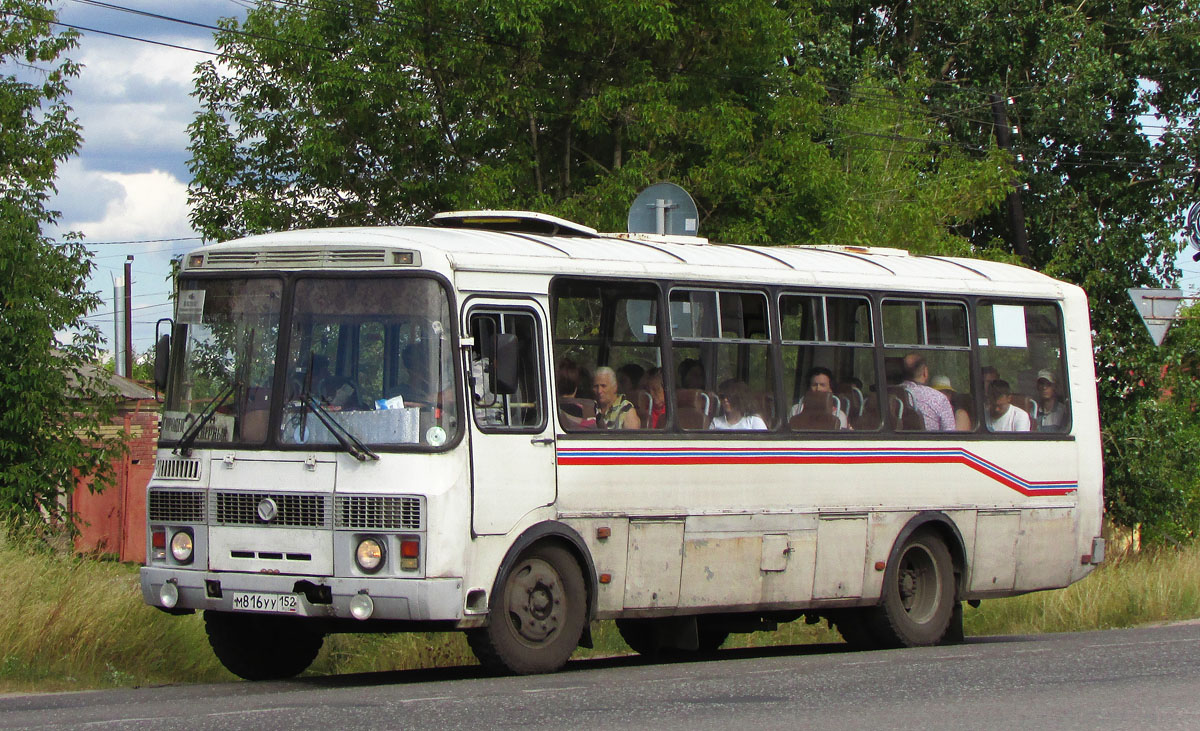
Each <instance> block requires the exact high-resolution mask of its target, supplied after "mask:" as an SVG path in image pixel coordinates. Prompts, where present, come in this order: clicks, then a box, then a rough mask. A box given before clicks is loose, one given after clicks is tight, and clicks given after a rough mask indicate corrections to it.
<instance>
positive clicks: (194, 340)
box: [162, 278, 283, 444]
mask: <svg viewBox="0 0 1200 731" xmlns="http://www.w3.org/2000/svg"><path fill="white" fill-rule="evenodd" d="M282 295H283V282H282V281H281V280H279V279H274V278H256V279H202V280H182V281H180V283H179V304H178V309H177V322H178V324H179V325H180V328H179V331H178V333H179V334H178V335H177V340H176V342H177V343H178V345H177V346H176V347H177V348H179V347H181V348H182V350H181V355H182V357H179V358H177V359H176V362H175V365H174V368H173V369H172V373H171V382H170V384H169V385H168V388H167V403H166V408H165V409H164V413H163V426H162V438H163V441H168V442H169V441H177V440H180V439H182V438H183V437H184V435H185V434H188V436H189V441H195V442H198V443H209V444H211V443H230V442H242V443H252V444H262V443H263V442H265V441H266V438H267V415H268V413H269V410H270V405H271V379H272V377H273V375H274V371H275V361H276V352H275V349H276V347H277V346H276V343H278V341H279V316H280V303H281V302H282ZM209 409H213V410H215V413H213V414H212V415H211V417H209V418H208V419H207V420H204V423H203V424H202V426H200V428H199V431H196V429H197V426H198V425H199V424H200V421H201V419H202V415H203V414H204V413H205V411H206V410H209ZM189 432H195V433H194V434H190V433H189Z"/></svg>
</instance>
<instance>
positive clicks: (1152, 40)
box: [817, 0, 1200, 530]
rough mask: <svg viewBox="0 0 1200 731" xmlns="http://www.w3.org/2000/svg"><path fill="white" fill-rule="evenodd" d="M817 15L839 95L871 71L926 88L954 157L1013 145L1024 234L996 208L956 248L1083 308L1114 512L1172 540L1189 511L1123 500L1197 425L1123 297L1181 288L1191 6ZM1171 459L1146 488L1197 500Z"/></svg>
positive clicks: (1189, 176) (1194, 27)
mask: <svg viewBox="0 0 1200 731" xmlns="http://www.w3.org/2000/svg"><path fill="white" fill-rule="evenodd" d="M817 14H818V16H819V17H821V18H822V23H823V29H824V31H825V35H824V37H826V38H829V39H830V43H828V44H827V45H826V46H824V47H822V49H821V53H822V54H823V62H824V63H825V64H826V67H827V68H829V69H830V73H831V76H832V78H833V79H834V80H835V83H839V84H848V83H851V82H853V81H854V80H856V79H858V78H859V77H860V76H861V75H862V74H863V73H865V71H864V70H871V69H874V71H873V73H876V74H878V75H880V76H881V77H884V78H888V77H890V78H906V77H908V76H910V75H913V74H914V73H918V72H919V73H918V75H921V76H924V78H925V81H926V88H925V94H926V96H925V99H924V105H925V106H926V108H927V109H929V110H930V112H931V113H932V114H935V115H937V116H938V118H939V119H943V120H945V122H946V125H947V128H948V129H949V131H950V140H951V141H952V142H954V143H955V144H957V145H959V146H960V148H961V149H964V150H970V149H980V150H982V149H987V148H989V147H991V146H992V145H994V139H995V135H996V131H997V127H998V126H1000V127H1003V126H1009V125H1011V126H1013V127H1015V128H1016V129H1017V130H1018V133H1017V134H1015V135H1013V137H1012V153H1011V154H1012V155H1013V157H1012V164H1013V165H1014V167H1015V171H1016V175H1015V177H1014V181H1013V182H1014V183H1015V184H1016V185H1017V186H1019V187H1018V188H1017V189H1016V194H1015V197H1017V198H1019V201H1020V204H1021V206H1022V209H1023V213H1024V223H1023V226H1019V227H1014V221H1013V219H1012V218H1011V217H1010V216H1009V215H1008V213H1009V210H1010V209H1009V207H1008V206H1007V205H1002V206H998V207H997V208H996V209H995V210H994V211H993V212H992V213H991V214H989V215H986V216H980V217H977V218H974V219H971V220H968V221H965V222H963V223H961V224H959V225H957V226H956V229H955V230H956V231H957V232H958V233H960V234H961V235H963V236H964V237H966V238H967V239H969V240H970V241H971V242H972V244H973V245H974V246H975V247H978V248H981V249H989V248H993V247H995V246H996V245H997V244H998V243H1000V242H1003V243H1002V246H1003V248H1005V249H1007V251H1008V252H1009V253H1010V254H1011V255H1012V256H1014V257H1019V258H1020V259H1022V260H1024V261H1025V262H1026V263H1027V264H1028V265H1030V266H1032V267H1034V268H1036V269H1039V270H1042V271H1045V272H1046V273H1048V274H1050V275H1052V276H1056V277H1059V278H1062V279H1066V280H1068V281H1072V282H1075V283H1076V284H1079V285H1081V286H1082V287H1083V288H1084V289H1086V290H1087V292H1088V295H1089V299H1090V304H1091V309H1092V323H1093V329H1094V332H1095V337H1094V340H1095V347H1096V366H1097V373H1098V388H1099V395H1100V399H1101V420H1102V425H1103V427H1104V429H1105V433H1106V437H1112V439H1109V441H1107V442H1106V446H1107V447H1109V448H1108V449H1107V450H1106V460H1105V468H1106V473H1107V475H1108V480H1107V486H1108V491H1107V494H1108V497H1109V509H1110V511H1111V513H1112V515H1113V516H1114V517H1115V518H1117V519H1118V520H1122V521H1133V522H1147V521H1150V520H1151V517H1152V516H1154V517H1153V520H1154V521H1157V522H1160V523H1161V524H1162V525H1166V524H1168V523H1171V521H1172V520H1174V517H1173V516H1175V513H1174V512H1173V511H1175V510H1176V508H1179V507H1180V506H1181V505H1182V503H1180V502H1178V501H1174V500H1166V499H1162V500H1160V499H1157V498H1152V499H1150V498H1149V496H1150V495H1151V493H1152V492H1154V490H1151V489H1148V490H1147V491H1145V492H1144V494H1143V495H1142V497H1143V498H1147V499H1142V498H1136V499H1135V497H1134V494H1133V493H1135V492H1137V493H1142V491H1141V490H1140V488H1138V487H1137V482H1138V480H1139V479H1140V478H1139V475H1140V474H1141V473H1142V472H1143V471H1144V468H1146V467H1147V466H1148V465H1152V464H1154V463H1155V460H1156V459H1158V458H1159V457H1160V456H1161V452H1160V450H1159V448H1158V446H1157V445H1156V440H1155V439H1154V438H1153V437H1154V435H1156V434H1168V433H1169V435H1170V438H1172V439H1175V438H1177V437H1180V435H1183V434H1187V433H1191V431H1189V430H1191V429H1192V428H1193V427H1194V425H1195V416H1194V412H1192V411H1188V410H1186V409H1185V410H1177V409H1175V408H1174V406H1172V405H1164V404H1161V403H1160V402H1159V397H1160V394H1159V390H1158V385H1159V379H1158V377H1157V370H1158V366H1159V365H1160V364H1161V363H1162V362H1163V354H1161V353H1158V352H1156V350H1155V349H1154V347H1153V345H1152V344H1151V343H1150V341H1149V339H1148V338H1147V337H1146V335H1145V333H1144V331H1143V329H1142V327H1141V325H1140V322H1139V320H1138V317H1137V315H1136V313H1135V311H1134V309H1133V307H1132V306H1131V304H1130V302H1129V299H1128V297H1127V296H1126V294H1125V289H1126V288H1127V287H1143V286H1157V285H1158V284H1159V283H1160V282H1164V281H1171V280H1172V279H1173V278H1174V276H1175V275H1176V272H1175V271H1174V268H1173V263H1174V257H1175V254H1176V252H1177V251H1178V249H1179V244H1178V239H1177V237H1176V235H1177V232H1178V231H1179V230H1180V229H1181V228H1182V223H1183V214H1184V210H1185V209H1186V206H1187V203H1189V202H1190V201H1188V200H1187V198H1188V196H1189V193H1190V194H1191V195H1193V196H1194V194H1195V190H1196V189H1195V187H1194V186H1195V185H1196V171H1197V170H1198V169H1200V137H1197V135H1196V133H1195V131H1196V128H1195V124H1196V119H1197V116H1198V114H1200V95H1198V94H1197V93H1196V89H1197V88H1200V16H1198V15H1197V13H1196V9H1195V4H1194V3H1191V2H1187V1H1186V0H1168V1H1167V2H1153V3H1149V4H1147V3H1142V2H1130V1H1128V0H1108V1H1106V2H1099V3H1083V4H1080V3H1077V2H1050V3H1046V2H1041V1H1040V0H1038V1H1036V2H1035V1H1034V0H1017V2H1003V3H1001V2H998V1H997V0H935V2H932V3H921V4H915V3H909V2H885V3H866V2H860V3H853V4H846V3H829V5H828V8H827V9H825V10H821V11H818V13H817ZM993 95H995V97H994V98H993ZM995 100H1000V104H998V105H997V104H995V103H994V101H995ZM1009 100H1011V102H1010V101H1009ZM998 119H999V120H1000V122H1001V124H1000V125H997V120H998ZM980 154H982V153H980ZM1019 230H1024V231H1025V232H1026V234H1027V237H1028V240H1027V243H1026V244H1024V245H1022V243H1021V242H1020V239H1019V237H1018V236H1017V235H1016V234H1017V232H1018V231H1019ZM1164 430H1167V431H1164ZM1118 432H1119V433H1120V435H1133V434H1135V433H1141V434H1144V435H1145V436H1146V437H1149V438H1147V439H1145V440H1140V438H1138V439H1125V438H1124V436H1118ZM1180 438H1182V437H1180ZM1118 445H1119V446H1120V448H1119V449H1118V448H1116V447H1117V446H1118ZM1139 450H1142V451H1139ZM1172 459H1174V460H1176V461H1177V462H1178V464H1176V465H1174V466H1173V467H1171V468H1170V469H1167V470H1166V471H1165V472H1164V470H1163V469H1156V470H1154V471H1153V473H1154V475H1156V476H1154V477H1151V476H1150V475H1149V473H1147V478H1146V481H1145V484H1149V483H1150V482H1155V481H1157V484H1159V485H1160V486H1164V487H1163V489H1164V490H1165V489H1166V488H1165V486H1166V485H1168V484H1169V485H1170V489H1171V490H1174V491H1176V492H1181V491H1186V490H1187V489H1191V488H1190V487H1189V486H1188V485H1186V484H1185V483H1186V481H1187V480H1188V479H1191V478H1188V477H1186V475H1189V474H1194V472H1195V467H1196V461H1197V459H1200V455H1196V454H1195V450H1179V451H1177V452H1175V453H1174V454H1173V455H1172ZM1168 472H1169V473H1170V475H1172V477H1170V478H1169V479H1168V478H1167V477H1165V476H1164V475H1166V473H1168ZM1160 478H1161V479H1160ZM1156 489H1157V488H1156ZM1131 491H1132V492H1131ZM1161 494H1163V495H1165V494H1166V493H1165V492H1162V493H1161ZM1135 505H1136V506H1137V507H1136V509H1135V508H1133V507H1131V506H1135ZM1156 510H1157V513H1156V512H1155V511H1156ZM1192 530H1195V526H1193V528H1192Z"/></svg>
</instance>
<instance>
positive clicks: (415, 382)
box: [397, 343, 438, 404]
mask: <svg viewBox="0 0 1200 731" xmlns="http://www.w3.org/2000/svg"><path fill="white" fill-rule="evenodd" d="M400 363H401V365H403V366H404V373H405V379H404V381H403V382H401V383H400V384H399V385H398V386H397V390H398V391H399V395H400V396H401V397H403V398H404V401H405V403H409V402H412V403H415V404H433V403H435V402H436V401H437V400H438V394H437V392H438V387H437V384H436V380H437V379H436V378H434V377H433V376H431V375H430V373H429V352H428V350H427V349H426V347H425V346H424V345H422V344H420V343H409V344H408V345H405V346H404V348H403V350H401V351H400Z"/></svg>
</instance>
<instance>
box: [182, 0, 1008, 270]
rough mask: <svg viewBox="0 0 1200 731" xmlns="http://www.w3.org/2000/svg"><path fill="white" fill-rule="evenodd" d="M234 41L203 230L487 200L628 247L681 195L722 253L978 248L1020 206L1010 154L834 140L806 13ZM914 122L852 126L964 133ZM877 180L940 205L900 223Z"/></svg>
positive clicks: (668, 11) (202, 192)
mask: <svg viewBox="0 0 1200 731" xmlns="http://www.w3.org/2000/svg"><path fill="white" fill-rule="evenodd" d="M381 7H385V8H386V9H384V10H381V9H380V8H381ZM224 27H225V29H226V30H225V31H224V32H222V33H219V34H218V36H217V44H218V47H219V48H220V49H221V51H222V53H223V62H222V66H223V67H227V68H228V71H227V72H226V71H225V69H224V68H222V67H219V66H218V65H216V64H211V63H210V64H202V65H201V67H200V68H199V73H198V76H197V81H196V92H195V94H196V96H197V97H198V99H199V100H200V103H201V113H200V114H199V115H198V117H197V118H196V120H195V122H194V123H193V125H192V128H191V134H192V146H191V150H192V153H193V159H192V163H191V164H192V172H193V181H192V185H191V189H190V190H191V197H192V204H193V223H194V224H195V225H196V226H197V227H198V228H199V229H200V230H201V231H203V232H204V234H205V235H206V236H208V237H211V238H227V237H230V236H234V235H238V234H243V233H247V232H257V231H263V230H270V229H280V228H289V227H296V226H305V225H321V226H324V225H337V224H366V223H406V222H412V221H417V220H421V219H422V218H424V217H426V216H428V215H429V214H430V213H433V212H435V211H437V210H447V209H461V208H489V207H490V208H526V209H535V210H542V211H547V212H551V213H556V214H558V215H562V216H565V217H567V218H571V219H574V220H579V221H581V222H585V223H588V224H590V225H593V226H596V227H597V228H600V229H603V230H623V228H624V221H625V214H626V211H627V210H628V206H629V204H630V203H631V202H632V200H633V198H634V196H635V195H636V193H637V192H638V190H640V189H641V188H642V187H644V186H646V185H647V184H649V183H653V182H656V181H658V180H664V179H667V180H672V181H675V182H678V183H680V184H682V185H684V186H685V187H686V188H688V189H689V191H690V192H691V193H692V195H693V197H694V198H695V199H696V200H697V203H698V205H699V207H700V209H701V218H702V220H701V227H702V232H703V233H705V234H706V235H708V236H711V237H713V238H715V239H718V240H724V241H730V242H736V243H804V242H812V241H819V242H830V241H840V242H846V243H859V244H862V243H892V244H902V243H903V241H904V240H905V237H904V236H903V235H902V233H901V229H902V228H903V226H904V225H905V224H907V225H909V226H910V227H916V226H921V227H925V228H927V229H928V230H922V231H921V232H920V233H919V234H918V237H920V238H925V239H929V240H931V242H933V241H936V242H937V244H936V245H935V244H934V243H931V244H930V245H931V246H934V247H935V248H936V247H937V246H940V247H941V248H943V249H945V248H947V247H950V248H951V249H954V248H956V247H957V248H958V249H961V248H962V246H963V245H964V240H963V239H961V238H959V239H954V240H952V237H948V236H947V235H946V226H947V225H948V224H955V223H958V222H960V221H961V220H962V219H963V218H964V217H966V218H969V217H970V215H973V213H974V212H975V211H977V210H979V209H981V208H984V207H986V206H988V205H991V204H992V203H994V200H995V199H996V197H997V191H998V190H1002V188H1001V187H998V186H999V184H1000V183H1002V182H1003V180H1002V179H1001V178H1000V176H999V175H998V170H999V169H1000V166H999V163H998V161H997V160H996V159H994V158H987V159H984V160H975V159H972V158H970V157H969V156H966V155H958V154H955V153H954V151H953V150H952V149H949V148H946V147H945V146H944V145H941V146H939V145H937V144H928V143H925V142H923V141H922V140H920V139H918V140H917V143H916V144H908V145H906V147H905V148H904V149H899V150H895V151H894V152H893V153H892V154H890V155H887V156H886V158H884V157H875V156H871V155H865V154H858V151H851V150H848V148H847V146H846V145H845V144H844V143H839V139H841V135H840V134H839V130H838V129H832V128H831V125H838V126H840V125H841V124H843V123H844V122H845V121H846V120H847V119H848V118H850V117H852V116H854V115H853V114H852V113H851V112H850V111H849V108H848V107H844V106H843V107H838V108H834V111H833V113H830V109H831V107H830V106H829V105H828V89H827V87H826V85H825V84H824V83H823V82H822V72H821V69H819V68H818V67H817V66H815V65H813V64H811V63H808V61H807V56H806V55H805V54H802V53H799V52H798V49H799V48H800V47H801V46H803V45H804V44H805V43H810V42H816V40H818V39H815V38H814V36H813V34H814V28H815V25H814V19H813V17H812V16H811V14H810V13H809V11H808V7H807V6H806V5H804V4H802V3H790V2H769V1H768V0H720V1H719V2H710V3H684V4H671V3H658V2H633V3H630V2H623V1H622V2H612V1H610V2H597V3H583V4H581V3H575V2H569V1H567V0H499V1H498V2H492V3H489V4H487V5H486V6H484V7H482V8H479V7H474V6H466V5H463V4H461V3H456V2H450V1H449V0H435V1H434V2H415V1H414V0H398V1H397V2H394V3H390V4H388V5H386V6H381V5H379V4H378V3H375V2H363V1H361V0H360V1H356V2H349V3H347V2H337V3H333V2H329V1H328V0H319V1H317V2H307V3H303V4H298V3H279V4H275V3H270V4H263V5H260V6H258V7H257V8H255V9H254V10H252V11H251V12H250V13H249V14H248V15H247V18H246V20H245V22H244V24H241V25H238V24H237V23H235V22H234V21H232V20H230V21H225V22H224ZM798 39H805V40H803V41H801V40H798ZM897 93H899V91H898V90H889V89H881V90H878V92H877V94H878V95H879V96H885V97H889V98H890V96H891V95H893V94H897ZM890 106H892V107H893V108H895V107H897V103H893V104H891V105H890ZM899 106H900V107H902V111H901V113H900V114H899V115H892V116H891V117H886V116H879V115H875V116H871V115H869V114H866V113H863V114H861V115H860V118H858V119H855V120H854V121H855V122H856V123H858V124H861V125H863V126H864V129H863V132H864V133H865V134H868V135H869V134H873V133H874V134H881V133H882V132H884V131H887V130H888V129H890V128H892V127H894V126H895V125H897V124H899V125H902V126H903V127H904V129H905V130H906V131H909V132H912V133H913V134H917V132H916V130H920V131H921V132H922V133H928V132H929V131H930V129H931V128H932V129H934V130H935V131H934V134H935V135H936V134H944V130H943V131H940V132H939V131H937V128H939V127H940V124H939V122H938V120H937V119H935V118H932V117H929V116H928V115H927V114H926V113H925V112H924V110H921V109H920V108H916V107H913V106H912V105H911V104H904V103H902V102H901V103H899ZM897 116H899V117H902V119H897V118H894V117H897ZM880 126H882V128H880ZM876 168H882V169H884V170H885V174H878V175H877V174H876ZM943 169H949V170H951V171H952V174H951V176H949V177H950V178H952V179H953V181H954V182H953V183H952V184H949V185H948V184H945V183H943V178H942V177H941V176H939V174H938V173H939V171H941V170H943ZM1005 169H1006V168H1005ZM864 171H866V172H865V173H864ZM867 179H870V180H872V181H875V183H876V184H879V185H881V186H892V187H895V188H906V187H908V186H913V185H915V186H916V187H917V188H918V189H920V190H921V191H922V192H921V194H918V195H915V196H911V199H910V200H909V201H908V204H909V208H910V210H908V211H906V212H905V215H904V216H897V217H893V218H892V219H891V224H892V225H891V227H890V228H888V227H887V226H883V225H881V224H880V222H879V220H878V219H877V217H876V216H875V215H874V212H873V210H874V208H875V207H876V206H874V205H872V204H871V203H870V202H869V199H871V198H873V197H874V196H875V195H877V193H878V192H879V191H876V190H872V189H871V188H870V186H864V185H863V184H862V183H863V181H864V180H867ZM950 185H952V186H953V187H950ZM947 202H949V203H950V205H949V212H944V213H943V212H936V209H937V208H938V207H943V206H945V204H946V203H947ZM917 208H922V209H923V210H919V211H918V210H915V209H917ZM935 229H936V230H935ZM952 244H953V245H952Z"/></svg>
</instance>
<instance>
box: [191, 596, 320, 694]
mask: <svg viewBox="0 0 1200 731" xmlns="http://www.w3.org/2000/svg"><path fill="white" fill-rule="evenodd" d="M204 630H205V632H206V633H207V634H208V644H209V645H211V646H212V649H213V653H215V654H216V656H217V659H218V660H220V661H221V664H222V665H224V666H225V668H226V669H227V670H228V671H229V672H231V673H233V674H234V675H237V676H238V677H240V678H245V679H246V680H282V679H284V678H291V677H295V676H297V675H299V674H300V673H302V672H304V671H305V670H307V669H308V666H309V665H312V662H313V660H315V659H316V658H317V653H318V652H320V651H321V645H323V644H324V643H325V635H323V634H321V633H320V632H314V631H312V630H311V629H309V628H308V627H307V626H305V625H304V624H303V620H298V619H295V618H293V617H278V616H273V615H267V614H263V615H256V614H231V613H229V612H214V611H206V612H205V613H204Z"/></svg>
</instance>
